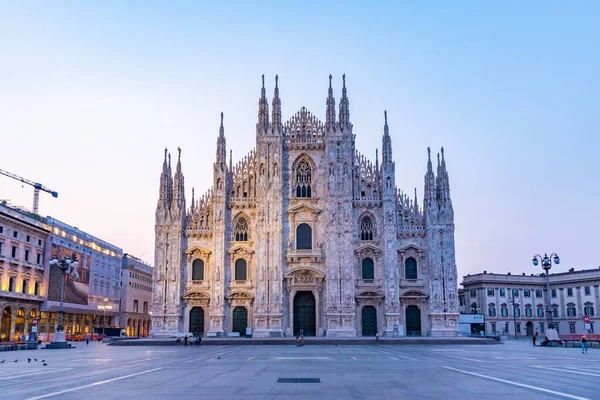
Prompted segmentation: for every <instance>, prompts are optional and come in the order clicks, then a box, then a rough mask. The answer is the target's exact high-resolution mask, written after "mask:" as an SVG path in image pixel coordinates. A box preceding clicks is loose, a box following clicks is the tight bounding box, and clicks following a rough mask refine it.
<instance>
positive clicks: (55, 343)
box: [43, 332, 75, 350]
mask: <svg viewBox="0 0 600 400" xmlns="http://www.w3.org/2000/svg"><path fill="white" fill-rule="evenodd" d="M43 348H44V349H51V350H56V349H74V348H75V347H73V346H71V343H68V342H67V340H66V339H65V333H64V332H54V338H53V339H52V341H51V342H50V343H48V344H47V345H46V347H43Z"/></svg>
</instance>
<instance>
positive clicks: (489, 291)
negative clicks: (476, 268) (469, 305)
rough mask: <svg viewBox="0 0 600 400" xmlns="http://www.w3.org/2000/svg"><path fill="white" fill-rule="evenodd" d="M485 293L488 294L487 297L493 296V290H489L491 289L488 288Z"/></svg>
mask: <svg viewBox="0 0 600 400" xmlns="http://www.w3.org/2000/svg"><path fill="white" fill-rule="evenodd" d="M487 292H488V296H493V295H494V288H491V287H490V288H488V290H487Z"/></svg>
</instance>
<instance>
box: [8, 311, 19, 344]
mask: <svg viewBox="0 0 600 400" xmlns="http://www.w3.org/2000/svg"><path fill="white" fill-rule="evenodd" d="M16 322H17V313H16V312H13V313H12V315H11V317H10V339H9V340H10V341H11V342H12V341H13V340H15V323H16Z"/></svg>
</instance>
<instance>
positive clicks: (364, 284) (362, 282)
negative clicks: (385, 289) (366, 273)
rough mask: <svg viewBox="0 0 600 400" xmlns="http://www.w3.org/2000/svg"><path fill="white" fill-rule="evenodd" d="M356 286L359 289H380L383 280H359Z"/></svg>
mask: <svg viewBox="0 0 600 400" xmlns="http://www.w3.org/2000/svg"><path fill="white" fill-rule="evenodd" d="M356 286H359V287H379V286H381V279H357V280H356Z"/></svg>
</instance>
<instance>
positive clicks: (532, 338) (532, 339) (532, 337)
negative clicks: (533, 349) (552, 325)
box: [531, 335, 537, 346]
mask: <svg viewBox="0 0 600 400" xmlns="http://www.w3.org/2000/svg"><path fill="white" fill-rule="evenodd" d="M536 339H537V338H536V336H535V335H533V336H531V341H532V342H533V345H534V346H535V341H536Z"/></svg>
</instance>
